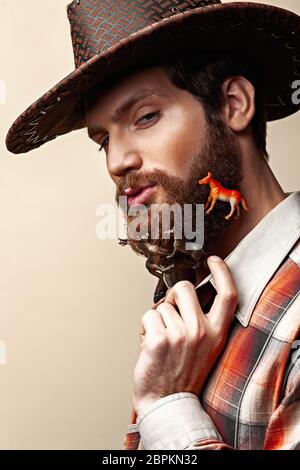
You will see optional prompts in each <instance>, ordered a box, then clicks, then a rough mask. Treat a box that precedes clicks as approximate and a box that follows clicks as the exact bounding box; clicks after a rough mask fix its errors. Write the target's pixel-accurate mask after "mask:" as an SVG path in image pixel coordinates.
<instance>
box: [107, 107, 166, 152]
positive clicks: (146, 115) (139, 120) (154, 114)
mask: <svg viewBox="0 0 300 470" xmlns="http://www.w3.org/2000/svg"><path fill="white" fill-rule="evenodd" d="M158 114H159V112H158V111H156V112H153V113H148V114H145V115H144V116H143V117H141V118H140V119H138V120H137V122H141V121H142V120H143V119H146V124H147V122H149V121H152V119H153V118H154V117H156V116H157V115H158ZM147 118H148V119H147ZM149 118H150V119H149ZM108 140H109V137H108V136H107V137H106V138H105V139H104V140H103V142H102V143H101V145H100V148H99V149H98V150H99V152H101V150H102V149H103V148H104V147H105V146H106V145H107V144H108Z"/></svg>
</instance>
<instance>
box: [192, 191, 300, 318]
mask: <svg viewBox="0 0 300 470" xmlns="http://www.w3.org/2000/svg"><path fill="white" fill-rule="evenodd" d="M287 194H288V197H286V198H285V199H284V200H283V201H281V202H280V203H279V204H278V205H277V206H276V207H274V208H273V209H272V210H271V211H270V212H269V213H268V214H267V215H266V216H265V217H264V218H263V219H262V220H261V221H260V222H259V223H258V224H257V225H256V226H255V227H254V229H252V230H251V231H250V232H249V233H248V234H247V235H246V236H245V237H244V238H243V239H242V240H241V241H240V243H239V244H238V245H237V246H236V247H235V249H234V250H233V251H232V252H231V253H230V254H229V255H228V256H227V258H225V261H226V263H227V265H228V267H229V269H230V271H231V273H232V275H233V278H234V280H235V283H236V286H237V290H238V307H237V312H236V317H237V318H238V320H239V321H240V323H241V324H242V325H243V326H245V327H246V326H247V325H248V324H249V321H250V318H251V315H252V312H253V309H254V307H255V305H256V303H257V301H258V299H259V297H260V295H261V293H262V291H263V290H264V288H265V286H266V285H267V283H268V281H269V280H270V279H271V278H272V276H273V274H274V273H275V271H276V270H277V268H278V267H279V265H280V264H281V262H282V261H283V260H284V258H285V257H286V256H287V255H288V253H289V252H290V250H291V249H292V247H293V246H294V244H295V243H296V242H297V241H298V239H299V238H300V191H296V192H294V193H287ZM207 282H210V283H211V284H212V285H213V287H214V288H215V287H216V286H215V283H214V279H213V277H212V275H211V274H210V275H208V276H207V277H206V278H205V279H203V280H202V281H201V282H200V284H198V285H197V287H196V288H199V287H200V286H202V285H204V284H206V283H207Z"/></svg>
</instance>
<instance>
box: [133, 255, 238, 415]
mask: <svg viewBox="0 0 300 470" xmlns="http://www.w3.org/2000/svg"><path fill="white" fill-rule="evenodd" d="M208 266H209V268H210V270H211V273H212V276H213V278H214V281H215V285H216V291H217V295H216V297H215V299H214V303H213V305H212V307H211V309H210V312H209V313H207V314H206V315H204V313H203V311H202V309H201V306H200V304H199V301H198V297H197V294H196V290H195V286H194V285H193V284H192V283H191V282H189V281H180V282H177V284H175V285H174V286H173V287H172V288H171V289H169V290H168V291H167V294H166V297H165V299H164V301H162V302H161V303H159V304H158V305H157V306H156V308H154V309H151V310H148V311H147V312H146V313H145V314H144V315H143V317H142V329H141V334H144V337H143V340H142V342H141V352H140V355H139V358H138V361H137V364H136V366H135V369H134V389H133V390H134V391H133V405H134V408H135V411H136V413H137V414H141V413H142V411H143V410H144V409H145V408H147V407H148V406H149V405H150V404H151V403H153V402H154V401H156V400H159V399H160V398H162V397H164V396H167V395H170V394H173V393H177V392H191V393H195V394H196V395H199V393H200V391H201V389H202V386H203V384H204V382H205V380H206V378H207V376H208V374H209V372H210V371H211V369H212V367H213V365H214V364H215V362H216V359H217V358H218V356H219V355H220V353H221V352H222V350H223V349H224V346H225V344H226V340H227V334H228V330H229V326H230V323H231V321H232V319H233V315H234V312H235V309H236V306H237V301H238V295H237V289H236V286H235V283H234V280H233V278H232V275H231V273H230V270H229V268H228V266H227V264H226V263H225V262H224V261H223V260H222V259H221V258H217V259H216V260H212V259H211V257H210V258H208ZM176 307H177V308H178V310H179V313H178V311H177V310H176Z"/></svg>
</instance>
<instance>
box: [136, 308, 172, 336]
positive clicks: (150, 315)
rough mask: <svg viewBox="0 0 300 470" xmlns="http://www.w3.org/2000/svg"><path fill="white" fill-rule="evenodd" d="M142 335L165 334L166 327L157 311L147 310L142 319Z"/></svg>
mask: <svg viewBox="0 0 300 470" xmlns="http://www.w3.org/2000/svg"><path fill="white" fill-rule="evenodd" d="M141 324H142V325H141V329H140V335H145V334H146V333H147V334H149V335H154V336H157V335H160V334H162V333H165V331H166V325H165V324H164V321H163V318H162V316H161V314H160V313H159V312H158V311H157V310H153V309H151V310H147V311H146V312H145V313H144V315H143V316H142V319H141Z"/></svg>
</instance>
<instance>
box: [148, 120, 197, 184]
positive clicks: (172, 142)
mask: <svg viewBox="0 0 300 470" xmlns="http://www.w3.org/2000/svg"><path fill="white" fill-rule="evenodd" d="M201 129H204V125H203V122H202V120H201V116H199V114H196V113H195V114H194V113H192V112H188V113H187V112H185V113H184V112H174V113H172V115H171V113H170V115H169V116H165V117H164V118H163V119H162V121H161V123H160V124H159V126H158V127H157V130H156V137H155V139H152V141H151V146H150V147H149V151H150V153H151V155H153V158H154V160H155V164H156V165H163V166H164V167H165V168H167V170H168V173H169V174H170V175H171V174H174V175H175V176H178V173H180V175H181V176H184V173H185V171H184V169H185V168H186V169H187V170H186V172H188V162H189V161H192V159H193V157H194V155H195V154H197V153H199V152H200V151H201V147H202V142H203V139H204V132H203V131H202V132H201Z"/></svg>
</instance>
